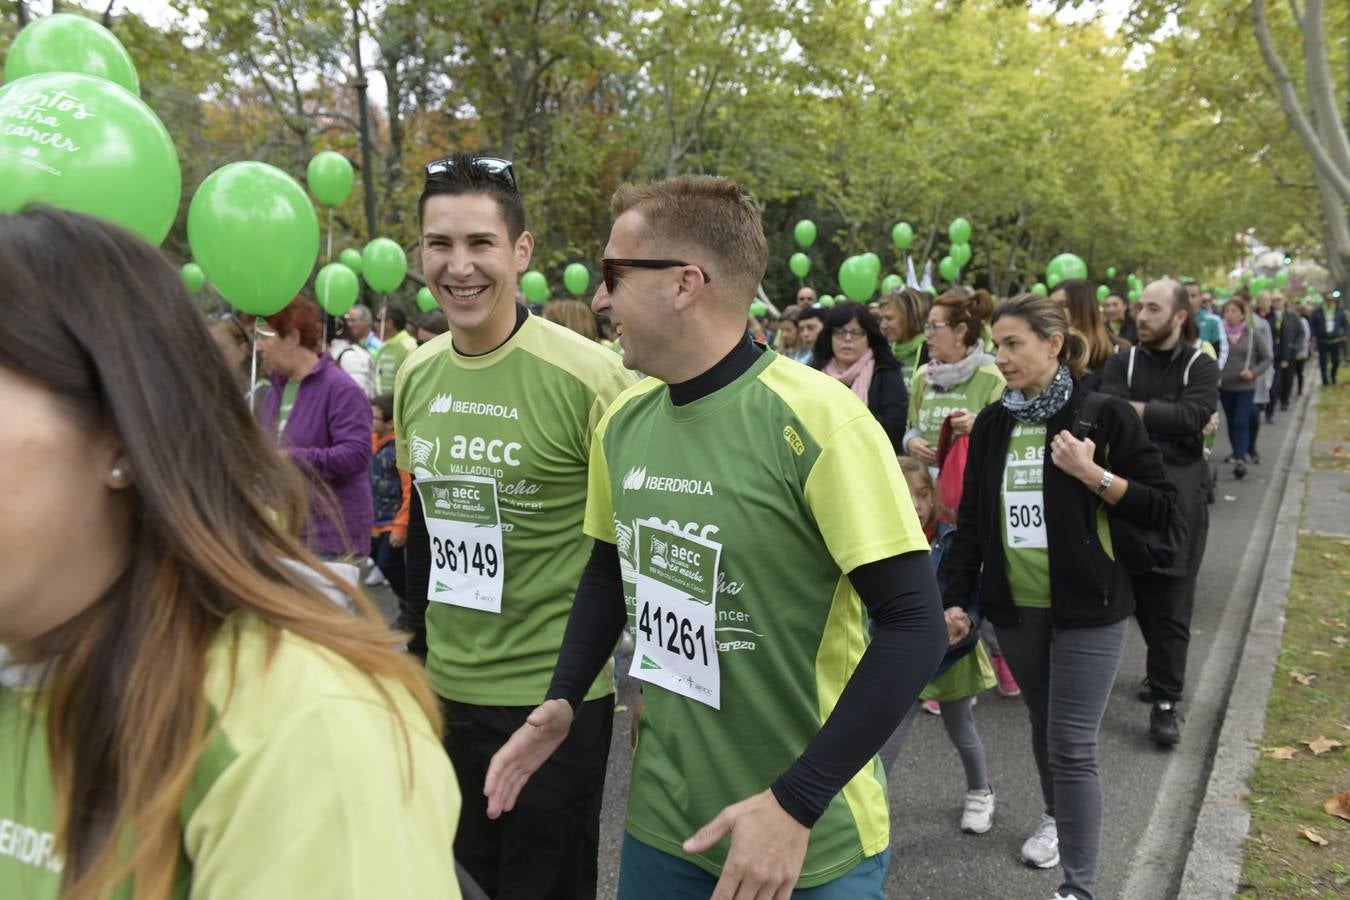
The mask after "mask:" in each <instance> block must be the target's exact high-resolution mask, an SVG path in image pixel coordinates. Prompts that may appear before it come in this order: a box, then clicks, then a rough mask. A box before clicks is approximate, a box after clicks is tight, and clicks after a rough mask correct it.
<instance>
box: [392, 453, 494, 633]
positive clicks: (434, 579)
mask: <svg viewBox="0 0 1350 900" xmlns="http://www.w3.org/2000/svg"><path fill="white" fill-rule="evenodd" d="M415 484H416V487H417V491H418V493H419V494H420V495H421V498H422V514H423V517H424V519H425V521H426V525H427V536H428V537H429V538H430V539H431V577H430V578H428V579H427V599H428V600H430V601H432V602H433V603H448V604H450V605H452V606H463V607H466V608H468V609H477V610H481V611H482V612H490V613H500V612H501V611H502V584H503V583H504V581H505V579H506V566H505V561H504V560H503V554H502V523H501V513H500V510H499V508H498V506H497V482H496V481H495V480H494V479H492V478H483V477H481V476H478V475H451V476H448V477H445V478H419V479H417V481H416V482H415Z"/></svg>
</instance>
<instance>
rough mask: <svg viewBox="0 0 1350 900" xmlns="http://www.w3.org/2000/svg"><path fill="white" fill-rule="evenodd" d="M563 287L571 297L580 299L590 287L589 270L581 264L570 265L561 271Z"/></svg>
mask: <svg viewBox="0 0 1350 900" xmlns="http://www.w3.org/2000/svg"><path fill="white" fill-rule="evenodd" d="M563 285H564V286H566V288H567V289H568V290H569V291H571V292H572V296H573V297H580V296H581V295H582V294H584V293H586V289H587V288H589V287H590V286H591V270H590V269H588V268H586V267H585V266H584V265H582V264H581V263H572V264H571V265H569V266H568V267H567V268H566V269H564V270H563Z"/></svg>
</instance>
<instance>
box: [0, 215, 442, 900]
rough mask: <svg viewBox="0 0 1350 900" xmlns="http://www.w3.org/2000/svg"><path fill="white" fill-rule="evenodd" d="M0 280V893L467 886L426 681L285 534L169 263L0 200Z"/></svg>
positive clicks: (380, 893) (296, 517)
mask: <svg viewBox="0 0 1350 900" xmlns="http://www.w3.org/2000/svg"><path fill="white" fill-rule="evenodd" d="M0 298H4V299H3V301H0V303H4V304H7V306H6V307H5V308H6V309H12V308H13V307H14V306H15V305H17V304H19V303H21V302H22V303H23V304H24V308H25V310H26V314H25V315H24V317H23V320H22V324H21V325H18V324H16V323H17V322H18V321H19V319H18V317H17V316H13V315H4V316H0V393H2V394H3V395H4V397H5V411H6V412H7V413H8V415H6V416H3V417H0V442H3V444H4V446H5V450H6V454H7V455H6V462H7V463H8V465H6V466H5V467H4V468H3V469H0V558H3V562H4V571H5V578H4V580H3V581H0V825H3V827H2V828H0V836H3V837H0V897H5V898H18V897H23V898H27V900H56V898H58V897H61V898H91V897H108V896H115V897H131V896H132V895H133V893H134V895H135V896H136V897H156V898H174V900H190V898H207V897H324V898H334V900H356V898H366V897H400V898H445V897H452V898H454V897H458V896H460V892H459V889H458V887H457V886H456V881H455V868H454V860H453V859H452V858H451V854H450V849H449V848H450V846H451V843H452V842H453V840H454V833H455V822H456V817H457V815H458V810H459V806H460V794H459V790H458V787H457V786H456V782H455V778H454V773H453V771H452V770H451V767H450V763H449V761H448V760H447V759H446V758H445V754H444V752H443V751H442V750H441V746H440V741H439V734H438V731H439V728H440V715H439V712H438V711H437V708H436V703H435V699H434V698H433V696H432V693H431V690H430V689H429V688H428V686H427V683H426V677H425V675H424V674H423V673H422V672H421V671H420V670H419V667H418V665H417V661H416V660H414V659H413V658H411V657H409V656H407V655H405V654H402V653H399V652H398V651H397V650H396V649H395V645H396V642H397V640H398V638H397V636H396V635H394V634H393V633H391V632H390V631H389V629H388V628H387V627H386V626H385V625H384V623H383V622H382V621H381V619H380V615H379V612H378V611H377V610H376V609H375V608H374V606H373V605H372V604H371V603H370V601H369V600H368V599H366V598H365V597H364V596H363V595H361V594H360V593H359V592H358V591H357V590H356V589H355V588H354V587H353V586H352V585H351V584H349V583H345V582H339V581H337V580H335V579H331V578H329V577H327V576H324V575H322V565H321V564H320V562H319V560H318V559H317V558H316V557H315V556H314V554H312V553H311V552H310V551H309V550H308V549H306V548H305V546H304V545H303V543H302V542H301V541H300V540H299V539H298V538H297V536H296V530H297V528H298V526H299V524H300V522H301V521H302V520H303V518H304V514H305V507H306V498H305V493H306V492H305V483H304V480H303V479H302V478H301V477H300V474H299V473H298V472H297V471H296V470H295V467H294V466H291V465H289V464H287V463H285V462H284V461H282V460H280V459H278V457H277V454H276V451H275V449H274V448H273V446H272V444H271V442H270V441H269V440H268V439H267V436H266V435H264V434H263V432H262V431H261V430H260V429H259V427H258V426H257V424H256V423H255V422H254V420H253V418H252V416H251V415H250V413H249V411H248V408H247V407H246V405H245V403H244V401H243V398H242V396H241V394H240V393H239V391H238V384H237V381H236V373H235V372H234V371H231V370H230V369H229V368H227V367H226V365H225V363H224V362H223V361H222V360H221V358H220V356H219V355H218V354H217V352H216V350H215V347H214V345H213V343H212V339H211V337H210V335H209V334H208V333H207V328H206V326H205V323H204V322H203V320H202V316H201V314H200V313H199V312H198V311H197V309H196V308H195V306H194V304H193V302H192V300H191V299H190V298H189V297H188V294H187V290H186V288H184V286H183V282H182V279H181V278H180V277H179V274H178V271H177V270H176V269H174V268H172V267H171V266H169V265H168V264H167V263H166V261H165V259H164V257H163V256H162V255H161V254H160V252H159V251H158V250H156V249H155V248H153V247H151V246H149V245H147V244H145V243H144V242H142V241H141V240H139V239H138V238H136V237H134V236H132V235H131V234H129V233H127V232H125V231H122V230H121V229H119V228H116V227H115V226H112V225H108V224H106V223H103V222H100V221H97V220H95V219H92V218H90V217H87V216H82V215H76V214H74V213H64V212H57V211H53V210H38V211H33V212H26V213H22V214H18V215H0ZM20 298H22V300H21V299H20ZM130 346H135V347H136V348H137V350H138V351H139V352H137V353H135V354H128V353H127V352H126V348H127V347H130ZM339 377H344V378H345V376H339ZM362 402H363V403H364V398H363V399H362ZM369 421H370V419H369V413H368V412H367V418H366V422H367V423H369ZM366 441H367V448H368V447H369V437H367V438H366ZM367 494H369V489H368V488H367ZM287 561H298V562H299V563H300V564H301V567H303V570H304V571H316V572H319V573H320V575H319V580H321V581H322V584H323V585H324V586H325V587H327V588H328V589H330V590H331V591H334V592H338V593H340V594H342V595H343V596H344V597H345V598H346V599H347V600H348V601H349V602H350V603H351V604H352V605H353V606H354V607H356V614H355V615H353V614H352V613H350V612H347V611H346V610H343V609H341V608H339V607H338V606H337V605H335V604H333V603H332V602H331V601H330V600H329V599H328V598H327V597H325V596H324V595H323V593H321V588H320V587H318V586H316V585H315V584H313V583H312V582H311V581H310V580H308V579H306V578H305V576H304V572H303V571H302V569H301V567H292V566H290V565H287ZM414 785H415V786H416V790H413V786H414Z"/></svg>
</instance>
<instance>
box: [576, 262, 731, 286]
mask: <svg viewBox="0 0 1350 900" xmlns="http://www.w3.org/2000/svg"><path fill="white" fill-rule="evenodd" d="M693 265H694V264H693V263H687V262H684V261H683V260H679V259H602V260H600V277H601V278H603V279H604V281H605V290H606V291H608V292H609V293H611V294H612V293H614V284H615V282H617V281H618V279H619V273H618V270H619V269H682V268H684V267H685V266H693ZM695 268H697V269H698V271H699V274H700V275H702V276H703V283H704V284H711V283H712V279H711V278H709V277H708V273H707V272H705V271H703V269H702V268H700V267H698V266H695Z"/></svg>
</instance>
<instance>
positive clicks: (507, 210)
mask: <svg viewBox="0 0 1350 900" xmlns="http://www.w3.org/2000/svg"><path fill="white" fill-rule="evenodd" d="M446 160H447V165H446V166H445V167H444V168H443V169H441V170H440V171H438V172H436V174H434V175H428V176H427V180H426V184H425V185H423V187H422V196H420V197H418V198H417V221H418V222H421V221H422V218H423V216H424V214H425V213H426V208H427V200H428V199H430V198H432V197H435V196H437V195H441V194H444V195H446V196H450V197H457V196H460V195H463V194H482V195H484V196H486V197H491V198H492V199H493V200H496V201H497V210H498V211H499V212H500V213H501V214H502V218H503V219H504V220H506V236H507V237H509V238H510V239H511V241H512V242H515V240H516V239H517V238H519V237H520V236H521V235H522V234H523V233H524V232H525V201H524V200H522V199H521V196H520V192H519V191H518V190H516V188H515V187H514V186H513V185H512V183H511V179H510V178H508V177H507V176H506V175H505V173H501V172H496V173H494V172H489V171H488V170H487V169H485V168H483V167H482V166H479V165H475V164H474V162H473V160H474V157H473V155H472V154H468V153H456V154H454V155H453V156H449V157H447V158H446Z"/></svg>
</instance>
